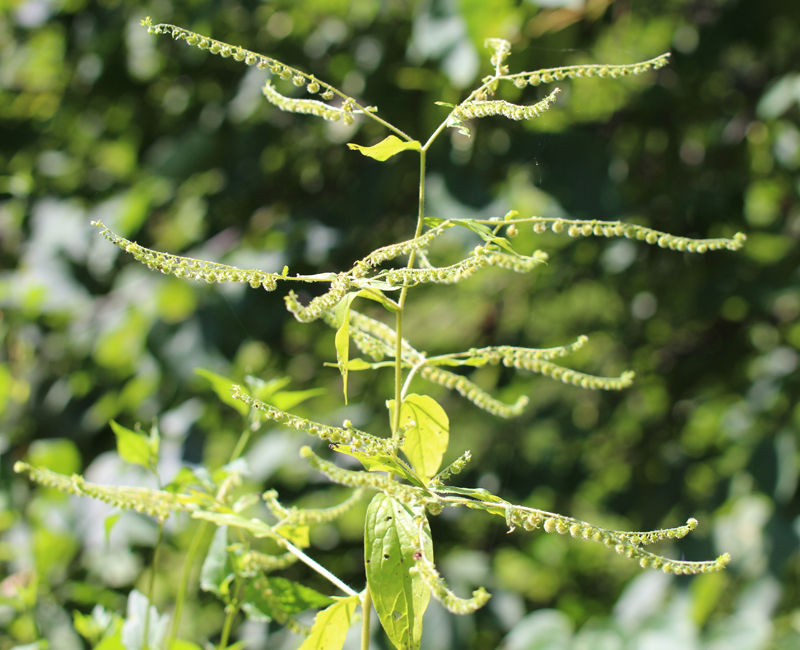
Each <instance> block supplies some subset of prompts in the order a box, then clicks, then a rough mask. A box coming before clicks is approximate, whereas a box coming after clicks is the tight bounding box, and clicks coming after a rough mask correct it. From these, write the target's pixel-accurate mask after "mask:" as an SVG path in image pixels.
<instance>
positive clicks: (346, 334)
mask: <svg viewBox="0 0 800 650" xmlns="http://www.w3.org/2000/svg"><path fill="white" fill-rule="evenodd" d="M357 296H358V293H348V294H347V295H346V296H345V297H344V298H342V299H341V300H340V301H339V304H337V305H336V307H335V308H334V311H333V315H334V317H335V318H336V325H337V327H338V329H337V330H336V338H335V343H336V361H337V362H338V364H339V372H340V373H342V383H343V389H344V403H345V404H347V373H348V367H347V366H348V363H347V362H348V361H349V360H350V305H351V304H352V302H353V300H355V299H356V297H357Z"/></svg>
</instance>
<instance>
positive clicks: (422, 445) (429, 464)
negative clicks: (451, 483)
mask: <svg viewBox="0 0 800 650" xmlns="http://www.w3.org/2000/svg"><path fill="white" fill-rule="evenodd" d="M389 411H390V413H391V416H392V421H394V400H392V401H390V402H389ZM410 421H413V422H415V426H414V427H412V428H411V429H409V430H408V431H406V433H405V437H406V439H405V442H404V443H403V447H402V449H403V452H404V453H405V455H406V456H408V459H409V460H410V461H411V465H412V466H413V467H414V469H415V470H416V472H417V474H419V475H420V476H422V477H423V478H424V479H425V481H426V482H427V481H429V480H430V479H431V477H432V476H434V475H435V474H436V472H438V471H439V467H440V465H441V464H442V456H444V452H445V451H447V445H448V443H449V442H450V420H449V419H448V417H447V413H445V412H444V409H443V408H442V407H441V406H439V404H438V403H437V402H436V400H434V399H433V398H432V397H428V396H427V395H416V394H414V393H412V394H411V395H408V396H406V398H405V399H404V400H403V406H402V408H401V409H400V426H401V427H402V426H403V425H404V424H407V423H408V422H410Z"/></svg>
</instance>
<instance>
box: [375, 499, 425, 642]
mask: <svg viewBox="0 0 800 650" xmlns="http://www.w3.org/2000/svg"><path fill="white" fill-rule="evenodd" d="M415 516H424V514H423V512H422V511H420V512H415V511H412V510H411V509H410V508H408V507H407V506H404V505H403V504H402V503H400V502H399V501H395V500H394V499H392V498H391V497H389V496H386V495H385V494H377V495H376V496H375V497H374V498H373V499H372V501H371V502H370V504H369V508H368V509H367V519H366V526H365V546H364V556H365V562H366V569H367V582H368V583H369V589H370V593H371V594H372V601H373V603H374V604H375V610H376V611H377V612H378V618H380V621H381V625H383V629H384V630H385V632H386V635H387V636H388V637H389V639H390V640H391V642H392V643H393V644H394V646H395V647H396V648H398V650H417V649H418V648H419V645H420V639H421V636H422V615H423V614H424V613H425V610H426V609H427V607H428V601H429V600H430V597H431V593H430V591H429V589H428V587H427V585H426V584H425V582H424V581H423V580H422V578H421V577H420V576H419V575H418V574H415V575H413V576H412V575H411V573H409V569H411V568H412V567H413V566H414V565H415V563H416V562H415V559H414V554H415V553H417V551H418V550H419V548H418V544H417V539H418V537H419V527H418V524H417V522H416V520H415ZM424 534H425V554H426V557H428V559H430V560H431V561H433V546H432V543H431V538H430V531H429V529H428V526H427V521H426V522H425V528H424Z"/></svg>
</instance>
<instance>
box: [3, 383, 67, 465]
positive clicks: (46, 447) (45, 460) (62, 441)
mask: <svg viewBox="0 0 800 650" xmlns="http://www.w3.org/2000/svg"><path fill="white" fill-rule="evenodd" d="M0 392H2V391H0ZM0 399H2V398H0ZM28 462H29V463H30V464H31V465H33V466H34V467H44V468H45V469H49V470H52V471H54V472H58V473H59V474H77V473H78V472H80V471H81V454H80V452H79V451H78V446H77V445H76V444H75V443H74V442H72V440H69V439H67V438H47V439H45V440H35V441H34V442H32V443H31V446H30V447H29V448H28Z"/></svg>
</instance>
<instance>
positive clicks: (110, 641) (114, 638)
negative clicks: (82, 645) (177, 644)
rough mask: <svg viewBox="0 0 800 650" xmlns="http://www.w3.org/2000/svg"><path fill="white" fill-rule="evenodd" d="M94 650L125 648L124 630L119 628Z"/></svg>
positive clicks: (119, 649)
mask: <svg viewBox="0 0 800 650" xmlns="http://www.w3.org/2000/svg"><path fill="white" fill-rule="evenodd" d="M94 650H125V646H124V645H122V630H117V631H116V632H114V634H112V635H111V636H107V637H105V638H104V639H102V640H101V641H100V643H98V644H97V645H96V646H95V648H94ZM170 650H171V649H170Z"/></svg>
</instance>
